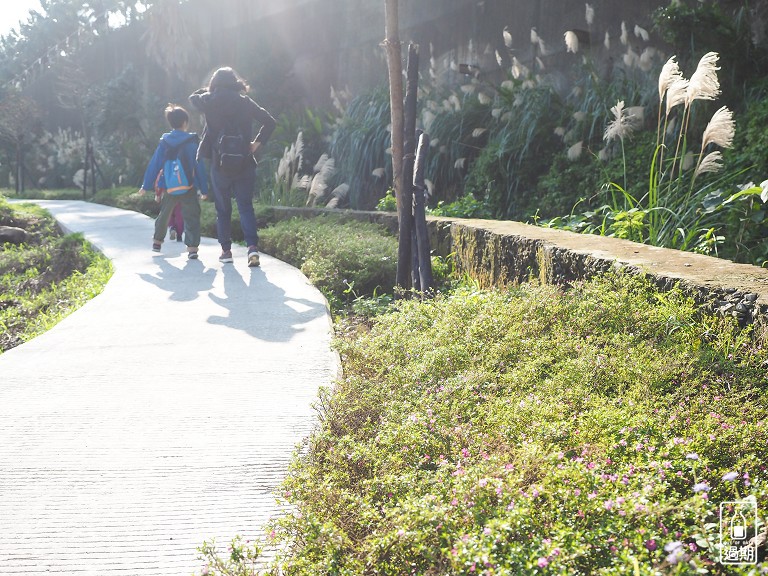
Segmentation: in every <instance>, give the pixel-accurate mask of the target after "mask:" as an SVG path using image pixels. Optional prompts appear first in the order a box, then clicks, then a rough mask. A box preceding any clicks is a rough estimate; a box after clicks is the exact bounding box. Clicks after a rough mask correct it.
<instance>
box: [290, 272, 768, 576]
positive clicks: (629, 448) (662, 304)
mask: <svg viewBox="0 0 768 576" xmlns="http://www.w3.org/2000/svg"><path fill="white" fill-rule="evenodd" d="M340 350H341V354H342V357H343V360H344V370H345V377H344V379H343V380H342V381H340V382H339V383H338V384H337V386H336V388H335V389H334V391H333V392H330V391H327V392H326V393H324V394H323V396H322V398H321V401H320V416H321V423H322V424H321V427H320V429H319V430H318V431H317V432H316V433H315V434H314V435H313V436H312V438H311V441H310V443H309V450H308V452H307V453H306V454H305V455H304V456H297V457H296V459H295V462H294V466H293V468H292V471H291V473H290V477H289V479H288V481H287V482H286V486H285V499H286V500H287V501H288V502H290V503H291V504H292V505H294V506H295V512H294V513H293V514H291V515H289V516H288V517H287V518H286V519H284V520H283V521H282V522H281V523H280V526H279V528H277V532H276V537H277V539H278V541H281V542H282V543H284V544H287V545H288V553H287V555H286V558H285V559H284V561H285V566H286V567H287V568H288V572H287V573H291V574H374V573H377V574H404V573H414V574H471V573H487V574H538V573H553V574H554V573H561V574H626V573H633V572H634V573H638V574H655V573H659V572H661V573H681V574H682V573H685V574H693V573H696V572H695V570H696V568H694V567H693V566H694V565H695V566H697V567H698V568H700V569H706V570H708V571H710V572H711V573H716V574H725V573H728V574H735V573H747V571H746V570H743V571H742V572H738V571H736V570H725V569H723V568H722V567H720V566H719V565H718V564H716V562H715V560H716V559H717V554H718V553H717V551H716V550H715V549H714V546H715V543H716V542H717V541H718V538H719V536H718V527H717V514H718V503H719V502H720V501H723V500H731V499H733V498H735V497H736V496H737V495H738V496H745V495H748V494H752V495H754V496H755V497H756V498H757V501H758V504H759V506H760V508H761V509H762V510H765V509H766V506H768V490H767V489H766V485H765V481H766V478H767V476H768V475H767V471H766V467H765V466H766V457H768V429H766V425H767V424H768V423H767V422H766V415H767V414H766V412H767V411H768V398H767V397H766V396H767V394H766V384H768V377H767V376H766V366H768V353H766V349H765V348H763V347H759V346H757V345H755V344H753V343H751V342H750V340H749V338H748V336H747V335H746V334H741V335H739V334H738V333H737V332H735V331H734V329H733V327H732V326H731V325H729V324H727V323H725V322H722V321H718V320H714V319H703V318H699V317H698V316H697V315H696V314H695V312H694V308H693V306H692V304H691V303H690V302H688V301H686V300H685V299H683V298H682V297H680V296H678V295H675V294H659V293H657V292H655V291H654V290H653V289H651V288H650V287H649V286H646V285H644V284H643V283H642V282H641V281H639V280H637V279H632V278H622V277H610V278H605V279H600V280H596V281H594V282H589V283H585V284H583V285H580V286H578V287H576V288H574V289H572V290H569V291H563V290H560V289H558V288H554V287H547V286H542V287H539V286H525V287H522V288H520V289H517V290H514V291H512V292H496V291H490V292H480V291H464V292H460V293H456V294H454V295H452V296H446V297H440V298H438V299H436V300H435V301H433V302H426V303H416V302H410V303H404V304H402V305H401V307H400V310H399V311H397V312H395V313H392V314H389V315H386V316H383V317H381V318H380V319H379V321H378V322H377V323H376V324H375V326H374V328H373V329H372V331H371V332H370V333H367V334H362V335H357V336H356V337H355V338H348V339H345V340H344V341H343V342H341V343H340ZM731 471H735V472H738V479H737V480H735V481H725V480H723V475H724V474H725V473H727V472H731ZM675 542H680V543H681V545H680V547H678V548H677V549H676V551H671V548H672V547H674V546H677V544H675ZM665 546H668V547H669V548H670V549H668V550H665V549H664V547H665ZM682 560H687V561H689V562H688V563H686V562H682Z"/></svg>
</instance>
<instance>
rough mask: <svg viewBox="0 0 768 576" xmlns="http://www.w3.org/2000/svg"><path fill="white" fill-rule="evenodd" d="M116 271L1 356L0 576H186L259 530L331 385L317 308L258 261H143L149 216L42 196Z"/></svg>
mask: <svg viewBox="0 0 768 576" xmlns="http://www.w3.org/2000/svg"><path fill="white" fill-rule="evenodd" d="M38 203H39V204H41V205H43V206H44V207H45V208H47V209H48V210H50V211H51V212H52V213H53V214H54V216H55V217H56V218H57V219H58V220H59V222H61V223H62V225H63V226H64V227H65V228H66V229H68V230H70V231H80V232H83V233H84V235H85V236H86V238H87V239H88V240H90V241H91V242H92V243H93V244H95V245H96V246H97V247H99V248H100V249H101V250H102V251H103V252H104V253H105V254H106V255H107V256H108V257H109V258H110V259H111V260H112V262H113V264H114V267H115V273H114V276H113V278H112V279H111V280H110V281H109V283H108V284H107V286H106V289H105V290H104V292H103V293H102V294H100V295H99V296H97V297H96V298H94V299H93V300H91V301H90V302H89V303H87V304H86V305H85V306H84V307H83V308H81V309H80V310H78V311H77V312H75V313H73V314H72V315H70V316H69V317H67V318H65V319H64V320H63V321H62V322H60V323H59V324H58V325H57V326H56V327H54V328H53V329H52V330H50V331H49V332H47V333H45V334H43V335H41V336H39V337H38V338H35V339H34V340H32V341H30V342H28V343H26V344H24V345H22V346H20V347H18V348H15V349H12V350H10V351H8V352H6V353H5V354H2V355H0V574H2V575H3V576H7V575H11V574H12V575H18V574H24V575H29V574H77V575H99V576H105V575H110V574H122V575H126V576H155V575H156V576H177V575H178V576H186V575H188V574H190V573H191V572H192V571H199V570H200V568H201V566H202V562H201V561H199V560H198V559H197V551H196V548H197V547H198V546H199V545H200V544H201V543H202V542H203V541H204V540H210V539H211V538H216V542H217V544H219V545H220V546H221V547H222V548H224V549H226V545H227V543H228V542H229V540H230V539H231V538H232V537H233V536H235V535H236V534H241V535H243V536H244V538H245V539H248V538H253V537H254V536H257V535H259V534H260V533H261V531H262V528H263V525H264V523H265V521H266V520H267V519H268V518H269V517H272V516H274V515H275V514H276V513H277V511H278V510H277V505H276V501H275V498H274V489H275V488H276V486H277V485H278V483H279V481H280V479H281V478H282V477H283V475H284V474H285V471H286V467H287V464H288V462H289V459H290V456H291V453H292V450H293V448H294V447H295V445H296V444H297V443H298V442H300V440H301V439H302V438H303V437H305V436H306V435H307V434H308V432H309V431H310V430H311V428H312V426H313V424H314V412H313V410H312V408H311V403H312V402H313V401H314V399H315V397H316V393H317V389H318V387H319V386H322V385H327V384H329V383H331V381H332V380H333V378H334V377H335V375H336V370H337V363H336V357H335V356H334V354H333V353H332V352H331V349H330V335H331V327H330V320H329V317H328V314H327V311H326V307H325V300H324V299H323V297H322V295H321V294H320V293H319V292H318V291H317V290H316V289H314V288H313V287H312V286H310V285H309V283H308V282H307V280H306V278H305V277H304V276H303V275H302V274H301V273H300V272H299V271H297V270H296V269H295V268H292V267H291V266H288V265H287V264H285V263H283V262H280V261H279V260H276V259H274V258H270V257H269V256H263V258H262V266H261V268H254V269H251V268H248V267H247V265H246V255H245V250H244V249H243V248H238V247H236V248H235V249H234V256H235V263H234V264H220V263H219V262H218V255H219V252H220V250H219V247H218V244H216V242H215V241H214V240H210V239H204V241H203V244H202V245H201V249H200V260H198V261H188V260H187V258H186V253H185V252H184V250H183V248H184V246H183V244H181V243H177V242H168V241H166V243H165V244H164V245H163V253H162V254H159V255H158V254H155V253H153V252H151V250H150V246H151V234H152V220H151V219H149V218H147V217H146V216H143V215H140V214H137V213H134V212H128V211H124V210H119V209H116V208H110V207H105V206H100V205H97V204H91V203H84V202H68V201H40V202H38Z"/></svg>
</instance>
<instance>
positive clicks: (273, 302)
mask: <svg viewBox="0 0 768 576" xmlns="http://www.w3.org/2000/svg"><path fill="white" fill-rule="evenodd" d="M249 271H250V278H249V282H248V284H246V280H245V278H244V277H243V276H242V275H241V274H240V272H239V271H238V270H237V269H236V268H234V267H232V266H226V267H224V269H223V273H224V294H225V296H224V297H223V298H222V297H220V296H217V295H215V294H208V297H209V298H210V299H211V300H212V301H213V302H214V303H216V304H217V305H219V306H221V307H222V308H224V310H225V311H226V315H222V316H211V317H210V318H209V319H208V322H210V323H211V324H218V325H223V326H227V327H229V328H233V329H235V330H241V331H243V332H246V333H248V334H249V335H251V336H253V337H254V338H258V339H259V340H265V341H271V342H289V341H290V340H291V339H292V338H293V337H294V335H295V334H297V333H299V332H302V331H303V330H304V328H303V327H302V324H306V323H308V322H310V321H312V320H314V319H316V318H318V317H320V316H324V315H325V314H326V308H325V306H324V305H322V304H319V303H318V302H313V301H311V300H306V299H304V298H290V297H288V296H287V295H286V293H285V290H283V289H282V288H280V287H279V286H276V285H274V284H272V283H271V282H270V281H269V280H268V279H267V276H266V274H265V273H264V271H263V269H261V268H249ZM266 306H269V307H271V308H270V309H269V310H266V309H265V307H266ZM275 306H277V308H274V307H275Z"/></svg>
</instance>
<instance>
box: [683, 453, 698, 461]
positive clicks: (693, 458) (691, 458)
mask: <svg viewBox="0 0 768 576" xmlns="http://www.w3.org/2000/svg"><path fill="white" fill-rule="evenodd" d="M685 457H686V458H687V459H688V460H698V459H699V455H698V454H696V453H695V452H691V453H690V454H686V455H685Z"/></svg>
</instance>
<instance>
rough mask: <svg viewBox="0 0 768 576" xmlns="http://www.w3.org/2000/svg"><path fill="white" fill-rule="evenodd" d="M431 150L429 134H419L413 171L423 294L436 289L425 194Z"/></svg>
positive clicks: (414, 204)
mask: <svg viewBox="0 0 768 576" xmlns="http://www.w3.org/2000/svg"><path fill="white" fill-rule="evenodd" d="M428 151H429V135H427V134H421V135H420V136H419V148H418V150H417V152H416V164H415V168H414V171H413V223H414V228H415V229H416V252H417V254H418V263H419V288H420V290H421V292H422V294H425V295H430V294H432V291H433V289H434V283H435V282H434V279H433V277H432V254H431V252H432V251H431V250H430V247H429V232H428V231H427V216H426V207H425V204H426V198H425V194H424V190H425V186H424V169H425V165H426V163H427V152H428Z"/></svg>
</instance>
